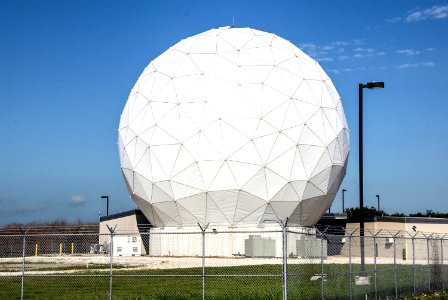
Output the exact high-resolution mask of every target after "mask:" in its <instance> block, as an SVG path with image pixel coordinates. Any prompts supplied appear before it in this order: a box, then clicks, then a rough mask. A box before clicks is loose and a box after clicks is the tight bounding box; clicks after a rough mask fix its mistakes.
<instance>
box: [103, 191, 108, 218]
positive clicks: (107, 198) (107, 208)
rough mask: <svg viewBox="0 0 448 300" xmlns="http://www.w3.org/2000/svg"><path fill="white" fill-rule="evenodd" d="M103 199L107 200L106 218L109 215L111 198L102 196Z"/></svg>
mask: <svg viewBox="0 0 448 300" xmlns="http://www.w3.org/2000/svg"><path fill="white" fill-rule="evenodd" d="M101 199H106V216H108V215H109V196H101Z"/></svg>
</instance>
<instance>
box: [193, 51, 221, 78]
mask: <svg viewBox="0 0 448 300" xmlns="http://www.w3.org/2000/svg"><path fill="white" fill-rule="evenodd" d="M215 51H216V45H215ZM190 57H191V59H192V60H193V62H194V64H195V65H196V66H197V67H198V69H199V70H200V71H201V73H204V72H205V70H206V69H207V67H208V66H209V65H210V64H211V63H212V61H213V60H214V59H215V57H216V54H215V53H190Z"/></svg>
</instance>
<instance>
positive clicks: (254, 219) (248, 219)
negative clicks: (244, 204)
mask: <svg viewBox="0 0 448 300" xmlns="http://www.w3.org/2000/svg"><path fill="white" fill-rule="evenodd" d="M267 205H268V203H267V202H265V203H264V204H262V205H261V206H260V207H258V208H257V209H255V210H254V211H252V212H249V213H247V214H244V211H241V210H240V209H238V210H237V212H236V214H235V223H249V224H250V223H252V224H253V223H258V224H259V223H260V222H261V221H262V218H263V216H264V214H265V211H266V206H267Z"/></svg>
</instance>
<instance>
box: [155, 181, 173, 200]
mask: <svg viewBox="0 0 448 300" xmlns="http://www.w3.org/2000/svg"><path fill="white" fill-rule="evenodd" d="M154 185H155V186H157V187H158V188H160V189H161V190H162V191H164V192H165V193H166V194H167V195H168V196H170V198H172V199H174V192H173V188H172V186H171V181H170V180H164V181H159V182H155V183H154Z"/></svg>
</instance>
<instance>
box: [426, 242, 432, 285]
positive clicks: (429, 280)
mask: <svg viewBox="0 0 448 300" xmlns="http://www.w3.org/2000/svg"><path fill="white" fill-rule="evenodd" d="M425 238H426V255H427V258H428V260H427V263H428V291H431V265H430V262H429V239H428V237H427V236H426V235H425Z"/></svg>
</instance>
